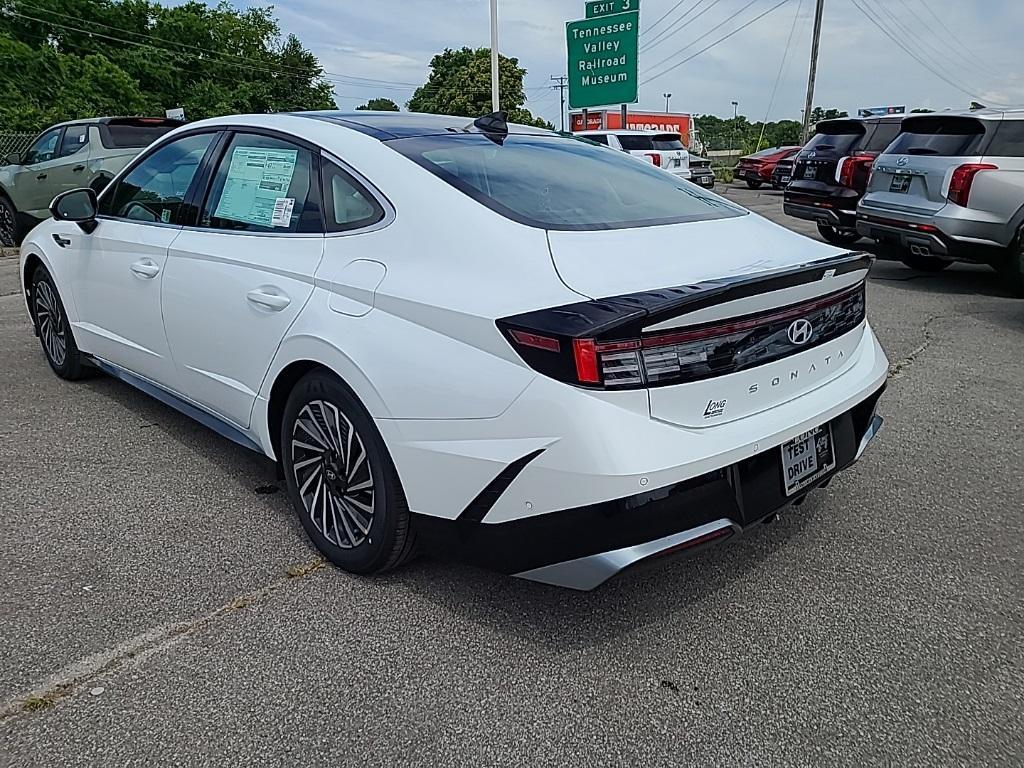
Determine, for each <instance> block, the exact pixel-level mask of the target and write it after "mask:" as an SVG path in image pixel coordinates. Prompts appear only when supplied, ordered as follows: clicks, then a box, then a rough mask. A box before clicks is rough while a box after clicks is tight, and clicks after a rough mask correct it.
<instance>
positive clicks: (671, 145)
mask: <svg viewBox="0 0 1024 768" xmlns="http://www.w3.org/2000/svg"><path fill="white" fill-rule="evenodd" d="M654 148H655V149H665V150H668V149H686V147H684V146H683V142H682V141H680V139H679V136H677V135H676V134H674V133H665V134H662V135H661V136H655V137H654Z"/></svg>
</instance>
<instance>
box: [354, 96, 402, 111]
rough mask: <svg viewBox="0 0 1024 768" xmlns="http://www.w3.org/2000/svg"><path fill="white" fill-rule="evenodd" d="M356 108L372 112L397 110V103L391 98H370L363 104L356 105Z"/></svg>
mask: <svg viewBox="0 0 1024 768" xmlns="http://www.w3.org/2000/svg"><path fill="white" fill-rule="evenodd" d="M356 109H364V110H371V111H374V112H398V105H397V104H395V102H393V101H392V100H391V99H385V98H376V99H370V100H369V101H368V102H366V103H365V104H362V105H360V106H358V107H356Z"/></svg>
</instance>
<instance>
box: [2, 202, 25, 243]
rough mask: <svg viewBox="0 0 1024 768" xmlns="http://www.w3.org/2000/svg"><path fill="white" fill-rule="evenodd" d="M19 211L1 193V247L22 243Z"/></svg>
mask: <svg viewBox="0 0 1024 768" xmlns="http://www.w3.org/2000/svg"><path fill="white" fill-rule="evenodd" d="M18 229H19V228H18V212H17V211H16V210H15V209H14V203H12V202H11V201H10V200H9V199H8V198H7V197H6V196H5V195H0V248H15V247H17V246H18V245H19V244H20V243H21V238H20V237H18V235H19V234H20V233H19V231H18Z"/></svg>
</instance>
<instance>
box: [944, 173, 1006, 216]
mask: <svg viewBox="0 0 1024 768" xmlns="http://www.w3.org/2000/svg"><path fill="white" fill-rule="evenodd" d="M997 170H999V166H996V165H992V164H991V163H965V164H964V165H961V166H958V167H957V168H956V169H955V170H954V171H953V175H952V176H951V177H950V179H949V192H948V193H947V194H946V199H947V200H949V202H951V203H956V204H957V205H959V206H962V207H964V208H966V207H967V203H968V201H969V200H970V197H971V185H972V184H974V177H975V176H977V175H978V174H979V173H981V172H982V171H997Z"/></svg>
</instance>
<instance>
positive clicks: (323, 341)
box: [21, 112, 888, 589]
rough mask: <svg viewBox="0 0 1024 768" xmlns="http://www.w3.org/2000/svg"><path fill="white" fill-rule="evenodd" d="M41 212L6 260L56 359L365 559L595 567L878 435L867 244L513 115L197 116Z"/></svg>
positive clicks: (676, 545) (805, 487) (773, 496)
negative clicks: (119, 384)
mask: <svg viewBox="0 0 1024 768" xmlns="http://www.w3.org/2000/svg"><path fill="white" fill-rule="evenodd" d="M52 212H53V214H54V217H53V219H51V220H49V221H46V222H44V223H43V224H41V225H40V226H38V227H37V228H36V229H35V230H33V231H32V233H31V234H30V235H29V237H28V238H27V239H26V240H25V243H24V246H23V248H22V251H21V274H22V276H23V281H24V291H25V299H26V303H27V306H28V311H29V314H30V316H31V318H32V323H33V326H34V328H35V331H36V333H37V334H38V336H39V338H40V340H41V342H42V348H43V352H44V354H45V355H46V358H47V360H48V361H49V363H50V366H51V367H52V368H53V370H54V371H55V372H56V373H57V375H59V376H61V377H63V378H65V379H77V378H80V377H81V376H83V375H85V374H86V373H87V372H89V371H90V370H91V369H97V368H98V369H101V370H103V371H105V372H107V373H109V374H111V375H113V376H116V377H118V378H120V379H122V380H124V381H125V382H127V383H129V384H131V385H133V386H135V387H138V388H140V389H142V390H144V391H145V392H147V393H149V394H151V395H152V396H154V397H156V398H158V399H160V400H162V401H163V402H165V403H167V404H168V405H170V406H172V407H174V408H177V409H178V410H180V411H183V412H184V413H186V414H188V415H190V416H192V417H194V418H196V419H198V420H199V421H201V422H203V423H205V424H207V425H208V426H210V427H211V428H213V429H214V430H216V431H217V432H219V433H220V434H222V435H224V436H225V437H228V438H230V439H231V440H234V441H235V442H238V443H240V444H242V445H244V446H247V447H249V448H251V449H253V450H255V451H259V452H261V453H263V454H265V455H267V456H269V457H270V458H272V459H274V460H276V461H277V462H279V465H280V468H281V471H282V473H283V475H284V478H285V480H286V482H287V486H288V493H289V495H290V497H291V501H292V503H293V504H294V507H295V510H296V512H297V513H298V515H299V518H300V519H301V521H302V525H303V526H304V527H305V529H306V531H307V533H308V534H309V536H310V538H311V539H312V540H313V542H314V543H315V544H316V546H317V547H318V548H319V549H320V550H321V551H322V552H323V554H324V555H325V556H326V557H327V558H329V559H330V560H331V561H332V562H334V563H336V564H338V565H339V566H340V567H342V568H344V569H346V570H348V571H352V572H355V573H364V574H366V573H375V572H379V571H384V570H387V569H389V568H393V567H395V566H397V565H398V564H400V563H402V562H403V561H404V560H406V559H407V558H408V557H409V556H410V555H411V553H412V552H413V551H414V550H415V549H416V548H417V545H419V546H420V547H426V548H428V549H430V550H432V551H444V552H449V553H454V554H457V555H458V556H461V557H464V558H468V559H470V560H472V561H474V562H477V563H480V564H484V565H486V566H489V567H491V568H495V569H498V570H501V571H503V572H506V573H510V574H515V575H517V576H522V577H525V578H529V579H534V580H537V581H542V582H547V583H550V584H557V585H562V586H568V587H574V588H577V589H590V588H593V587H595V586H597V585H598V584H600V583H601V582H603V581H604V580H605V579H607V578H609V577H610V576H612V575H613V574H615V573H617V572H618V571H620V570H622V569H623V568H626V567H628V566H630V565H632V564H634V563H637V562H640V561H642V560H646V559H649V558H652V557H656V556H660V555H664V554H666V553H670V552H675V551H678V550H682V549H687V548H693V547H698V546H701V545H704V544H707V543H709V542H712V541H721V540H724V539H726V538H729V537H731V536H736V535H738V534H742V533H745V532H746V531H748V530H749V529H750V528H752V527H754V526H756V525H757V524H759V523H761V522H764V521H766V520H769V519H771V518H772V517H773V515H775V513H776V512H777V511H778V510H779V509H780V508H782V507H784V506H786V505H789V504H794V503H798V502H800V501H802V500H803V498H804V497H805V495H806V494H807V493H809V492H810V491H811V490H813V489H815V488H817V487H821V486H824V485H826V484H827V483H828V482H829V481H830V479H831V478H832V476H833V475H835V474H836V473H837V472H839V471H841V470H843V469H845V468H846V467H848V466H850V465H851V464H852V463H853V462H855V461H856V460H857V459H858V458H859V457H860V455H861V454H862V453H863V451H864V450H865V448H866V447H867V445H868V443H869V442H870V440H871V439H872V437H873V436H874V435H875V433H876V432H877V431H878V429H879V427H880V425H881V419H880V418H879V417H878V416H876V413H875V412H876V405H877V402H878V399H879V396H880V395H881V393H882V389H883V387H884V385H885V380H886V372H887V367H888V365H887V362H886V358H885V355H884V353H883V352H882V350H881V348H880V347H879V345H878V342H877V340H876V339H875V336H874V334H873V333H872V331H871V328H870V326H869V325H868V323H867V319H866V317H865V296H864V286H865V279H866V277H867V274H868V270H869V268H870V266H871V258H870V257H869V256H867V255H865V254H862V253H851V252H848V251H844V250H840V249H836V248H833V247H830V246H825V245H822V244H819V243H816V242H814V241H812V240H809V239H807V238H805V237H802V236H800V235H796V234H793V233H792V232H789V231H787V230H786V229H783V228H782V227H780V226H777V225H775V224H772V223H770V222H768V221H766V220H765V219H763V218H761V217H759V216H756V215H754V214H752V213H750V212H749V211H747V210H745V209H742V208H740V207H738V206H736V205H734V204H733V203H730V202H728V201H727V200H725V199H723V198H721V197H718V196H716V195H714V194H712V193H709V192H706V191H703V190H701V189H700V188H698V187H696V186H694V185H692V184H690V183H689V182H686V181H682V180H679V179H677V178H675V177H673V176H672V175H670V174H667V173H665V172H663V171H661V170H658V169H657V168H654V167H651V166H647V165H645V164H643V163H638V162H636V160H635V159H634V158H631V157H629V156H627V155H623V154H622V153H620V152H615V151H613V150H610V149H607V148H603V147H599V146H595V145H594V144H592V143H590V142H584V141H579V140H576V139H572V138H568V137H564V136H559V135H556V134H553V133H549V132H545V131H539V130H537V129H533V128H529V127H526V126H518V125H507V124H506V123H505V121H504V119H503V115H501V114H500V113H497V114H495V115H491V116H488V117H485V118H480V119H478V120H476V121H473V120H472V119H471V118H457V117H449V116H435V115H420V114H409V113H372V112H357V113H355V114H343V113H338V112H309V113H300V114H279V115H249V116H235V117H224V118H217V119H213V120H204V121H201V122H197V123H192V124H190V125H187V126H183V127H182V128H180V129H178V130H176V131H174V132H172V133H170V134H167V135H166V136H164V137H163V138H161V139H160V140H159V141H158V142H157V143H155V144H153V145H152V146H150V147H149V148H148V149H146V150H145V151H144V152H143V153H142V154H141V155H140V156H139V157H138V158H137V159H136V160H135V161H134V162H133V163H132V164H130V165H129V166H128V167H127V168H126V169H125V170H124V171H123V172H122V173H121V174H120V175H119V176H118V177H117V178H115V179H114V181H113V182H112V183H111V184H110V185H109V186H108V187H107V188H106V190H105V191H104V192H103V193H102V195H100V197H99V199H98V200H97V198H96V196H95V193H93V192H92V191H90V190H75V191H72V192H68V193H64V194H63V195H61V196H59V197H58V198H57V199H55V200H54V203H53V206H52ZM838 504H839V502H838V501H837V506H838ZM836 514H842V511H841V509H837V510H836Z"/></svg>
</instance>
